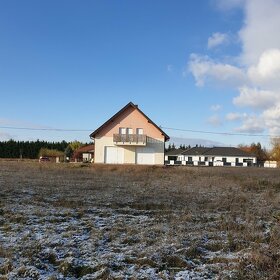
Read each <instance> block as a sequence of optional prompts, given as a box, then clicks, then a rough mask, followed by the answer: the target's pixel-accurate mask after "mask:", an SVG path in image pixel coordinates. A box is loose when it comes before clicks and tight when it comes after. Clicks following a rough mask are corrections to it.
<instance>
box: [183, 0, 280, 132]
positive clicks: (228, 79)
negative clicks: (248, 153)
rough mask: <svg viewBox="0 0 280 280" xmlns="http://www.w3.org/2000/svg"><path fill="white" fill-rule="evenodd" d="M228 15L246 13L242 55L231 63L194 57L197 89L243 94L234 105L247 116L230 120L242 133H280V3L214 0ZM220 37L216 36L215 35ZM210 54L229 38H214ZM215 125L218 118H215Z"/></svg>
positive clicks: (192, 65) (236, 115)
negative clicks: (222, 88)
mask: <svg viewBox="0 0 280 280" xmlns="http://www.w3.org/2000/svg"><path fill="white" fill-rule="evenodd" d="M214 1H215V2H216V4H217V6H218V7H219V8H220V9H221V10H222V11H223V12H224V11H225V10H227V11H229V10H230V9H233V8H236V7H239V8H242V9H243V11H244V20H243V22H244V24H243V26H242V28H241V29H240V30H239V32H238V36H239V43H240V44H241V52H240V54H239V55H238V56H236V57H232V59H231V62H229V61H230V60H228V59H227V61H226V60H225V59H224V57H221V58H219V59H218V58H215V59H213V58H210V57H209V56H207V55H199V54H192V55H191V56H190V58H189V63H188V69H189V71H190V72H191V73H192V75H193V76H194V79H195V82H196V85H197V86H205V85H207V84H215V83H216V84H218V85H220V84H222V85H224V86H229V87H232V88H234V89H235V90H236V92H237V93H238V95H237V96H236V97H234V98H233V100H232V102H233V105H235V106H238V107H244V108H246V110H247V109H248V112H247V113H229V114H227V115H226V117H225V119H226V120H227V121H239V122H241V125H240V126H239V127H238V128H237V129H236V130H237V131H239V132H247V133H261V132H263V131H265V130H267V131H268V132H269V133H271V134H274V135H275V134H276V133H278V135H279V134H280V36H279V35H278V30H280V17H279V14H280V1H279V0H265V1H264V0H227V1H225V0H214ZM214 34H216V35H214ZM214 34H213V36H212V37H210V38H209V40H208V49H211V48H214V47H215V46H219V45H220V44H223V43H224V42H225V41H224V38H223V36H221V35H222V34H223V33H218V32H217V33H214ZM212 121H213V123H215V119H214V118H213V120H212Z"/></svg>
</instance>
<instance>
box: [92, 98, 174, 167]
mask: <svg viewBox="0 0 280 280" xmlns="http://www.w3.org/2000/svg"><path fill="white" fill-rule="evenodd" d="M90 137H91V139H93V140H94V144H95V151H94V155H95V160H94V162H95V163H109V164H164V147H165V142H166V141H168V140H169V136H168V135H167V134H166V133H165V132H164V131H163V130H162V129H161V128H160V127H159V126H157V125H156V124H155V123H154V122H153V121H152V120H151V119H150V118H148V117H147V116H146V115H145V114H144V113H143V112H142V111H141V110H140V109H139V108H138V106H137V105H135V104H133V103H132V102H130V103H128V104H127V105H126V106H124V107H123V108H122V109H121V110H120V111H119V112H117V113H116V114H115V115H114V116H112V117H111V118H110V119H109V120H108V121H106V122H105V123H104V124H103V125H101V126H100V127H99V128H97V129H96V130H95V131H94V132H93V133H91V134H90Z"/></svg>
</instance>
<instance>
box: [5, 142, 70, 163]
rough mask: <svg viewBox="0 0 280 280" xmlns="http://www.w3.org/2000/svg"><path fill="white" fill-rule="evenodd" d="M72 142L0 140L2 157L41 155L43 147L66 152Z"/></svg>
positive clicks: (32, 156) (33, 156)
mask: <svg viewBox="0 0 280 280" xmlns="http://www.w3.org/2000/svg"><path fill="white" fill-rule="evenodd" d="M69 144H70V143H69V142H66V141H64V140H63V141H61V142H47V141H40V140H37V141H15V140H9V141H0V158H30V159H35V158H38V157H39V154H40V150H41V149H48V150H57V151H61V152H63V153H64V151H65V149H66V148H67V147H68V145H69Z"/></svg>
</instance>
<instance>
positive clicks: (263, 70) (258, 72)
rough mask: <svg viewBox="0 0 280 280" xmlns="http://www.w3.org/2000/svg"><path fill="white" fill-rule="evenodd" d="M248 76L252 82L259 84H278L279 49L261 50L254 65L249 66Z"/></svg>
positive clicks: (279, 68) (279, 78)
mask: <svg viewBox="0 0 280 280" xmlns="http://www.w3.org/2000/svg"><path fill="white" fill-rule="evenodd" d="M248 76H249V78H250V80H251V81H252V83H254V84H258V85H260V86H267V87H279V86H280V49H268V50H266V51H265V52H263V53H262V54H261V56H260V58H259V60H258V63H257V64H256V65H253V66H251V67H249V70H248Z"/></svg>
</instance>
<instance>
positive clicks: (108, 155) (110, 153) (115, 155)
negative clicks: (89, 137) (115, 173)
mask: <svg viewBox="0 0 280 280" xmlns="http://www.w3.org/2000/svg"><path fill="white" fill-rule="evenodd" d="M105 163H114V164H120V163H124V149H123V148H121V147H105Z"/></svg>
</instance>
